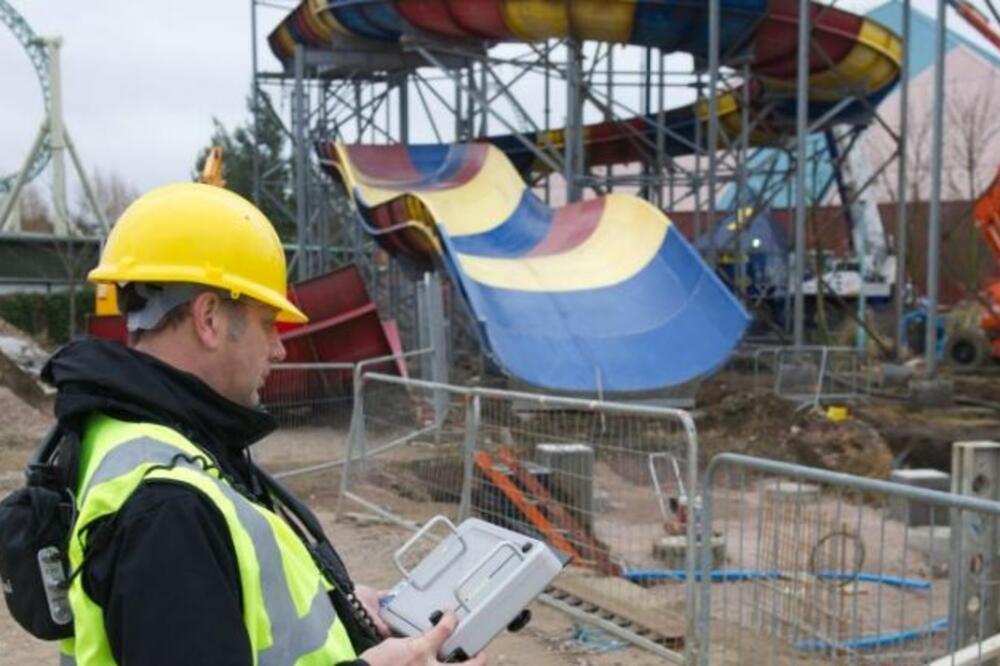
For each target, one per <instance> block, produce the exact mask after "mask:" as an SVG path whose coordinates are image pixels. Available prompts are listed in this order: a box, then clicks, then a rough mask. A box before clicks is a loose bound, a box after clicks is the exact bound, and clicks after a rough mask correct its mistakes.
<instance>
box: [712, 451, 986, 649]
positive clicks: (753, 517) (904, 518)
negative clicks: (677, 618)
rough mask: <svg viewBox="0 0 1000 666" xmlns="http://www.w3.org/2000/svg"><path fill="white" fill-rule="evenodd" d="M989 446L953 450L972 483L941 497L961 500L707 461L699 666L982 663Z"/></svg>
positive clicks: (772, 466)
mask: <svg viewBox="0 0 1000 666" xmlns="http://www.w3.org/2000/svg"><path fill="white" fill-rule="evenodd" d="M993 447H994V448H992V449H990V450H989V451H985V450H984V449H983V448H982V447H980V446H979V445H978V443H977V444H976V445H972V446H971V447H970V446H966V445H961V444H959V445H956V448H955V454H954V455H955V462H956V465H955V469H956V470H961V469H965V470H972V472H970V473H967V474H965V475H964V476H962V473H961V472H958V473H959V476H960V478H958V479H957V480H954V479H953V487H956V486H957V487H960V488H962V489H963V492H967V493H969V494H953V493H945V492H940V491H934V490H927V489H923V488H919V487H915V486H909V485H903V484H897V483H888V482H885V481H878V480H873V479H867V478H859V477H854V476H850V475H847V474H840V473H836V472H829V471H824V470H819V469H813V468H807V467H802V466H799V465H792V464H788V463H782V462H777V461H772V460H764V459H758V458H751V457H748V456H743V455H737V454H722V455H719V456H717V457H716V458H715V459H713V461H712V462H711V464H710V465H709V467H708V470H707V473H706V475H705V479H704V484H703V486H702V493H703V497H704V530H705V531H704V532H703V533H702V534H700V535H699V537H700V549H701V552H700V557H699V572H698V577H699V579H700V585H701V592H700V595H699V596H700V601H699V606H700V608H699V619H698V640H697V643H698V646H699V655H698V657H699V659H698V663H700V664H703V665H707V664H710V663H712V664H714V663H741V664H765V663H766V664H775V663H803V662H809V663H822V664H827V663H858V662H861V661H865V662H878V663H886V664H926V663H928V662H930V661H932V660H934V659H941V658H942V657H944V659H943V660H942V661H941V662H940V663H952V660H954V663H962V664H968V663H986V662H987V661H988V658H989V657H991V656H994V655H992V653H990V652H989V650H991V649H992V647H995V646H992V643H990V641H991V640H992V642H993V643H997V642H998V639H997V638H996V637H995V634H996V633H997V630H998V628H997V589H996V587H997V585H998V583H1000V568H998V567H1000V558H998V554H997V553H998V551H997V538H996V537H997V518H998V517H1000V502H997V501H994V500H993V499H984V497H991V498H992V497H995V493H996V481H997V480H998V479H997V478H994V477H993V475H994V474H996V470H997V469H998V467H997V465H996V463H997V461H998V458H997V457H996V456H997V455H998V454H997V451H998V450H1000V447H996V445H993ZM986 453H989V454H990V455H992V456H994V457H993V458H991V459H990V460H991V464H984V461H985V460H986V459H985V458H982V456H983V455H985V454H986ZM984 470H985V471H984ZM970 495H971V496H970ZM991 646H992V647H991ZM963 649H964V651H962V650H963ZM984 651H985V652H984ZM935 663H938V662H935Z"/></svg>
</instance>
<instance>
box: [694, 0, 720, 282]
mask: <svg viewBox="0 0 1000 666" xmlns="http://www.w3.org/2000/svg"><path fill="white" fill-rule="evenodd" d="M719 15H720V9H719V0H710V2H709V3H708V262H709V263H710V264H712V265H713V266H715V265H716V263H717V257H716V247H715V225H716V219H715V188H716V177H717V175H718V164H719V162H718V160H719V155H718V152H719ZM699 148H700V147H699Z"/></svg>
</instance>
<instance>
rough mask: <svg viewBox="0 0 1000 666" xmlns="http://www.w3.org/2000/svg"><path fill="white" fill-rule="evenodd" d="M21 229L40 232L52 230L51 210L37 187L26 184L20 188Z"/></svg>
mask: <svg viewBox="0 0 1000 666" xmlns="http://www.w3.org/2000/svg"><path fill="white" fill-rule="evenodd" d="M20 199H21V200H20V201H19V202H18V203H19V205H20V207H21V229H23V230H24V231H36V232H41V233H51V232H52V211H51V210H50V209H49V205H48V203H46V201H45V199H43V198H42V195H41V193H39V191H38V188H37V187H36V186H34V185H27V186H26V187H25V188H24V189H22V190H21V197H20Z"/></svg>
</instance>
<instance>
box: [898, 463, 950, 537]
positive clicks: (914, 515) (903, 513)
mask: <svg viewBox="0 0 1000 666" xmlns="http://www.w3.org/2000/svg"><path fill="white" fill-rule="evenodd" d="M889 480H890V481H892V482H893V483H901V484H904V485H907V486H917V487H919V488H927V489H928V490H940V491H943V492H948V491H950V490H951V475H949V474H946V473H945V472H942V471H940V470H936V469H897V470H894V471H893V472H892V474H890V475H889ZM889 517H890V518H892V519H893V520H898V521H900V522H903V523H906V524H908V525H910V526H911V527H919V526H921V525H931V524H933V525H937V526H946V525H949V524H951V523H950V521H951V512H950V511H949V510H948V508H947V507H942V506H933V505H931V504H926V503H923V502H909V501H907V500H904V499H902V498H899V497H893V498H891V499H890V500H889Z"/></svg>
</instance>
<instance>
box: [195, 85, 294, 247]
mask: <svg viewBox="0 0 1000 666" xmlns="http://www.w3.org/2000/svg"><path fill="white" fill-rule="evenodd" d="M259 98H260V113H259V114H258V122H259V126H258V138H259V141H258V143H257V159H258V168H259V173H260V174H261V200H260V201H259V202H258V205H259V207H260V209H261V211H263V213H264V215H266V216H267V217H268V219H269V220H271V222H272V223H273V224H274V226H275V228H276V229H277V230H278V235H279V236H280V237H281V239H282V240H283V241H292V242H294V241H295V233H296V232H295V198H294V196H293V192H294V189H293V188H294V182H293V173H292V166H291V161H290V158H289V157H288V155H287V152H286V134H285V129H284V127H283V126H282V124H281V120H280V119H279V118H278V116H277V114H276V113H275V112H274V110H273V107H272V106H271V100H270V98H269V96H268V95H267V94H266V93H264V92H263V91H261V92H260V93H259ZM247 110H248V111H249V112H250V118H249V119H248V120H247V121H246V123H244V124H243V125H241V126H238V127H236V128H235V129H233V130H232V131H231V132H230V131H229V130H228V129H226V127H225V126H224V125H223V124H222V123H221V122H220V121H219V120H218V119H217V118H213V119H212V123H213V125H214V126H215V129H214V131H213V132H212V138H211V141H210V142H209V145H208V146H206V147H205V148H203V149H202V150H201V152H200V153H199V154H198V159H197V160H196V162H195V170H194V173H193V177H194V179H195V180H197V178H198V176H199V175H200V174H201V170H202V167H203V166H204V164H205V159H206V158H207V156H208V152H209V150H210V149H211V146H213V145H218V146H222V159H223V169H222V174H223V178H225V180H226V188H228V189H230V190H232V191H233V192H236V193H237V194H239V195H241V196H243V197H246V198H247V199H249V200H251V201H253V194H254V192H253V154H254V131H253V130H254V126H253V117H254V98H253V95H252V94H251V95H250V96H249V97H248V98H247Z"/></svg>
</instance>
